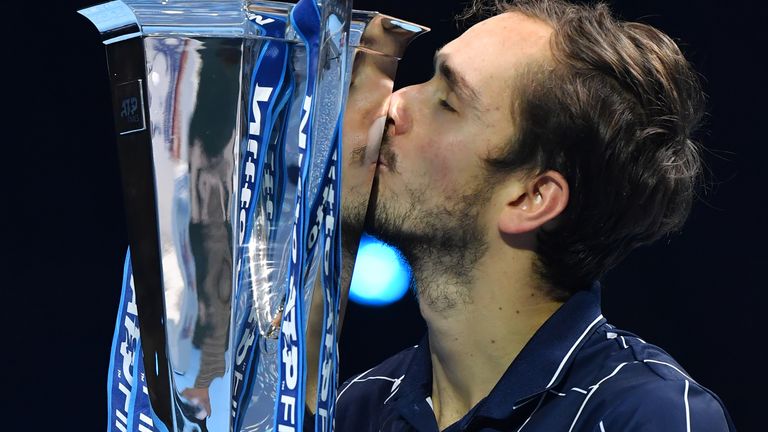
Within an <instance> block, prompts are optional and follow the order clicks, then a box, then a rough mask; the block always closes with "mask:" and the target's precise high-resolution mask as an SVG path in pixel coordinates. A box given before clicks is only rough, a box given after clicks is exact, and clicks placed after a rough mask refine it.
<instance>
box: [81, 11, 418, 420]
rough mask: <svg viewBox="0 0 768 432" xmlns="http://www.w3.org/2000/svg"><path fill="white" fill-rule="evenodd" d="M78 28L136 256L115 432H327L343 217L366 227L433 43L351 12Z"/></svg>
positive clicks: (117, 345) (113, 399)
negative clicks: (85, 33) (387, 130)
mask: <svg viewBox="0 0 768 432" xmlns="http://www.w3.org/2000/svg"><path fill="white" fill-rule="evenodd" d="M80 13H81V14H83V15H84V16H85V17H87V18H88V19H89V20H90V21H91V22H93V23H94V24H95V25H96V27H97V28H98V30H99V31H100V33H101V36H102V40H103V42H104V44H105V47H106V53H107V63H108V67H109V76H110V84H111V91H112V100H113V112H114V118H115V132H116V142H117V146H118V152H119V157H120V165H121V167H120V168H121V173H122V184H123V194H124V197H125V209H126V220H127V224H128V233H129V243H130V251H129V253H128V256H127V257H126V264H125V272H124V276H123V292H122V298H121V302H120V311H119V315H118V320H117V326H116V329H115V336H114V340H113V346H112V359H111V362H110V371H109V403H108V409H109V418H108V430H110V431H117V430H119V431H127V430H138V431H208V430H210V431H260V430H277V431H296V430H307V429H310V428H314V429H315V430H316V431H330V430H332V429H333V413H334V404H335V399H336V396H335V395H336V386H337V376H336V371H337V366H336V365H337V340H338V324H339V320H338V315H339V310H340V303H341V302H342V301H343V300H342V298H341V297H342V295H341V292H342V291H344V290H345V289H346V288H348V284H349V280H350V275H351V266H352V263H353V261H354V250H355V249H356V245H357V242H358V241H359V235H360V231H361V227H362V218H363V217H364V215H362V214H354V215H353V214H348V215H346V216H345V222H344V226H343V229H342V223H341V218H340V210H341V208H349V209H359V208H365V204H364V203H365V202H366V201H367V199H368V197H369V194H370V190H371V182H372V178H373V172H374V169H375V165H376V161H377V159H378V148H379V145H380V142H381V137H382V133H383V130H384V124H385V120H386V113H387V110H388V103H389V96H390V94H391V93H392V86H393V83H394V75H395V71H396V69H397V62H398V60H399V58H400V57H401V56H402V53H403V50H404V49H405V47H406V45H407V44H408V43H409V42H410V41H411V40H412V39H413V38H414V37H416V36H418V35H419V34H421V33H423V32H424V31H426V30H427V29H425V28H424V27H421V26H418V25H415V24H412V23H408V22H405V21H402V20H398V19H395V18H392V17H389V16H386V15H382V14H379V13H376V12H365V11H357V10H353V9H352V1H351V0H323V1H307V0H301V1H299V2H298V3H297V4H295V5H294V4H292V3H283V2H272V1H250V0H241V1H235V0H231V1H202V0H186V1H174V0H163V1H160V0H154V1H153V0H121V1H112V2H109V3H104V4H100V5H97V6H93V7H90V8H87V9H84V10H82V11H80ZM348 203H351V204H348ZM342 256H343V258H344V259H343V260H342ZM342 261H343V262H342ZM313 412H314V414H312V413H313ZM312 425H314V426H312Z"/></svg>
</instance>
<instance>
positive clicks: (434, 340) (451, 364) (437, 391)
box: [414, 252, 561, 430]
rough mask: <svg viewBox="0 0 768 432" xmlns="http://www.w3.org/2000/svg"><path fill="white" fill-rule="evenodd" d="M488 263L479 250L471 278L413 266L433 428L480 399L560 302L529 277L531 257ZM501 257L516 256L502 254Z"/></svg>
mask: <svg viewBox="0 0 768 432" xmlns="http://www.w3.org/2000/svg"><path fill="white" fill-rule="evenodd" d="M519 254H520V256H516V257H509V256H507V257H505V258H507V259H502V260H497V261H495V262H492V261H490V260H488V259H487V257H489V256H498V255H494V254H492V253H488V254H485V258H482V259H480V260H479V261H478V262H477V264H476V266H475V269H474V271H473V272H472V274H471V277H467V278H463V279H464V280H460V279H456V278H455V277H449V276H445V277H440V276H436V275H435V274H434V273H431V274H429V275H425V274H420V273H422V272H424V271H426V270H427V269H428V267H427V266H426V264H428V262H427V261H426V260H422V263H421V266H420V268H418V269H414V278H415V280H416V283H417V288H418V292H419V296H420V300H419V305H420V309H421V313H422V315H423V317H424V319H425V321H426V322H427V327H428V332H429V347H430V351H431V353H432V402H433V407H434V411H435V417H436V419H437V422H438V426H439V427H440V429H441V430H442V429H444V428H446V427H447V426H450V425H451V424H453V423H454V422H455V421H457V420H459V419H460V418H461V417H463V416H464V415H465V414H466V413H467V412H468V411H469V410H470V409H471V408H472V407H474V406H475V405H476V404H477V403H478V402H480V401H481V400H482V399H483V398H485V397H486V396H487V395H488V394H489V393H490V392H491V390H492V389H493V387H494V386H495V385H496V383H497V382H498V381H499V379H500V378H501V376H502V375H503V374H504V372H505V371H506V370H507V368H508V367H509V365H510V363H512V361H513V360H514V359H515V358H516V357H517V355H518V354H519V353H520V351H521V350H522V349H523V347H524V346H525V344H526V343H527V342H528V340H530V338H531V337H532V336H533V334H534V333H535V332H536V330H538V328H539V327H540V326H541V325H542V324H543V323H544V321H546V320H547V319H548V318H549V317H550V316H551V315H552V314H553V313H554V312H555V311H556V310H557V308H558V307H560V305H561V303H558V302H556V301H553V300H551V299H549V298H548V297H547V296H546V295H545V291H544V289H543V287H542V286H540V285H539V284H537V283H536V282H535V280H536V278H534V277H532V272H531V270H530V269H531V262H532V261H531V259H530V258H532V257H531V256H525V255H526V252H520V253H519ZM508 258H516V259H512V260H509V259H508Z"/></svg>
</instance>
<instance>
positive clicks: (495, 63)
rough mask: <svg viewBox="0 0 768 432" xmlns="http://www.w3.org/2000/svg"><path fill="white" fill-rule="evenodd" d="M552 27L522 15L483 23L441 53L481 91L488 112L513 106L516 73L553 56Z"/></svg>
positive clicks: (448, 62) (501, 15)
mask: <svg viewBox="0 0 768 432" xmlns="http://www.w3.org/2000/svg"><path fill="white" fill-rule="evenodd" d="M551 33H552V28H551V27H550V26H549V25H548V24H546V23H544V22H543V21H540V20H537V19H535V18H530V17H528V16H526V15H523V14H521V13H519V12H507V13H503V14H500V15H497V16H495V17H492V18H489V19H487V20H485V21H482V22H480V23H478V24H476V25H474V26H473V27H472V28H470V29H469V30H467V31H466V32H465V33H464V34H463V35H461V36H460V37H459V38H457V39H455V40H454V41H452V42H451V43H449V44H447V45H446V46H445V47H443V49H442V50H441V51H440V54H441V56H442V57H443V58H444V59H445V62H446V63H447V64H449V65H450V66H451V67H452V68H454V69H456V70H457V71H458V72H459V73H461V74H462V75H463V76H464V77H465V78H466V79H467V81H468V82H469V84H471V85H472V86H473V88H475V89H476V90H477V92H478V93H479V95H480V99H481V102H482V103H483V105H484V106H485V108H486V109H494V108H496V105H498V104H504V105H509V104H508V103H507V101H508V100H509V99H508V97H509V96H511V94H510V93H511V87H512V86H511V85H510V84H511V83H512V81H513V79H514V77H515V75H516V73H518V72H520V71H523V70H525V68H526V67H527V66H528V65H530V64H531V63H533V62H537V61H546V60H547V59H548V58H549V57H550V50H549V38H550V35H551Z"/></svg>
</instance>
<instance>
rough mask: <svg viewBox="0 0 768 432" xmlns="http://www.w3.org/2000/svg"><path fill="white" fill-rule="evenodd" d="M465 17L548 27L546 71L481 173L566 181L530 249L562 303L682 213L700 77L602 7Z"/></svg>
mask: <svg viewBox="0 0 768 432" xmlns="http://www.w3.org/2000/svg"><path fill="white" fill-rule="evenodd" d="M473 10H474V11H475V12H480V13H486V14H487V13H488V12H491V13H492V14H498V13H504V12H519V13H522V14H525V15H526V16H529V17H532V18H535V19H539V20H542V21H544V22H546V23H548V24H549V25H551V26H552V28H553V29H554V32H553V34H552V38H551V41H550V43H551V51H552V57H553V64H550V65H546V66H543V67H541V68H538V70H537V71H536V72H535V73H534V75H533V78H532V79H533V80H534V81H533V82H529V83H527V84H526V85H523V86H522V97H521V99H519V100H518V101H516V103H515V105H516V106H515V109H514V110H513V111H514V112H515V117H516V119H515V122H516V123H517V124H518V126H519V133H518V134H517V136H516V138H515V139H514V142H512V143H511V144H510V145H509V146H507V148H506V149H505V151H504V152H503V153H502V154H499V155H494V156H493V157H491V158H489V159H488V160H487V166H488V169H489V172H490V173H492V174H494V175H499V174H501V175H503V174H504V173H510V172H516V171H520V170H528V171H532V172H534V173H538V172H544V171H546V170H555V171H558V172H560V173H561V174H562V175H563V176H564V177H565V178H566V180H567V181H568V183H569V187H570V190H571V193H570V200H569V203H568V206H567V208H566V209H565V211H564V212H563V214H562V215H561V216H560V217H559V218H558V221H557V224H556V225H555V227H554V228H551V229H547V230H541V231H540V232H539V234H538V244H537V255H538V263H537V271H538V273H539V275H540V277H541V278H542V279H543V280H544V281H546V282H547V283H548V284H550V285H551V286H553V287H555V289H556V291H555V293H554V296H555V297H557V298H566V297H568V296H569V295H570V294H572V293H573V292H575V291H577V290H579V289H582V288H584V287H588V286H589V285H590V284H591V282H593V281H595V280H597V279H599V278H601V277H602V276H603V275H604V274H605V273H606V272H607V271H608V270H609V269H611V268H612V267H613V266H615V265H616V264H617V263H618V262H620V261H621V260H622V259H623V258H624V257H625V256H626V255H627V254H628V253H629V252H630V251H631V250H632V249H634V248H635V247H637V246H640V245H644V244H648V243H651V242H653V241H655V240H657V239H659V238H661V237H663V236H665V235H667V234H669V233H671V232H673V231H676V230H678V229H679V228H680V227H681V226H682V224H683V223H684V221H685V219H686V218H687V215H688V213H689V210H690V208H691V205H692V202H693V198H694V196H695V190H696V186H697V184H698V179H699V177H700V173H701V160H700V154H699V153H700V150H699V147H698V145H697V144H695V142H694V141H693V140H692V139H691V136H692V133H693V132H694V131H695V130H696V128H697V127H698V124H699V122H700V120H701V118H702V116H703V113H704V100H705V98H704V95H703V93H702V91H701V88H700V85H699V80H698V76H697V74H696V73H695V72H694V70H693V69H692V67H691V65H690V64H689V62H688V61H687V60H686V59H685V57H684V56H683V54H682V53H681V51H680V49H679V48H678V46H677V45H676V44H675V42H674V41H673V40H672V39H670V38H669V37H668V36H667V35H665V34H664V33H662V32H661V31H659V30H657V29H655V28H653V27H651V26H649V25H646V24H641V23H636V22H623V21H620V20H618V19H616V18H614V16H613V15H612V14H611V12H610V10H609V8H608V6H607V5H606V4H604V3H597V4H593V5H583V4H570V3H566V2H565V1H562V0H521V1H516V2H514V3H510V2H506V1H494V2H492V3H490V4H489V3H487V2H476V3H475V4H474V6H473Z"/></svg>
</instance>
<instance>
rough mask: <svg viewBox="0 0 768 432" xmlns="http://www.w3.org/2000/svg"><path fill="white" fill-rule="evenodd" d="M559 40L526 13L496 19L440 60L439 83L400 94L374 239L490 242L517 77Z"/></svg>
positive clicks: (382, 166)
mask: <svg viewBox="0 0 768 432" xmlns="http://www.w3.org/2000/svg"><path fill="white" fill-rule="evenodd" d="M550 33H551V29H550V27H548V26H547V25H546V24H544V23H542V22H540V21H537V20H534V19H531V18H528V17H526V16H524V15H521V14H517V13H506V14H502V15H499V16H496V17H493V18H490V19H488V20H486V21H483V22H481V23H479V24H477V25H475V26H474V27H472V28H471V29H469V30H468V31H467V32H466V33H464V35H462V36H461V37H459V38H458V39H456V40H454V41H453V42H451V43H449V44H448V45H446V46H445V47H443V48H442V49H441V50H440V51H439V52H438V53H437V55H436V56H435V75H434V76H433V78H432V79H431V80H429V81H427V82H425V83H423V84H419V85H415V86H412V87H408V88H404V89H402V90H400V91H398V92H397V93H395V94H394V95H393V97H392V101H391V104H390V110H389V115H390V117H391V120H390V121H389V124H388V127H387V131H386V136H385V140H384V143H383V144H382V149H381V155H380V157H379V166H378V168H377V188H376V189H375V190H374V194H375V196H374V198H375V199H376V202H375V219H374V222H373V227H372V231H374V232H375V233H377V234H379V235H380V236H381V237H383V238H384V239H385V240H388V241H391V242H392V243H394V244H396V245H397V246H400V247H401V248H402V247H403V246H404V245H403V244H402V243H405V247H406V249H407V248H408V247H425V244H429V243H434V249H435V250H434V251H433V252H440V253H449V252H450V251H447V250H441V249H446V248H447V249H450V248H468V247H469V248H470V249H471V246H472V245H471V244H470V245H467V242H471V241H473V240H474V241H475V242H477V241H480V242H483V241H484V239H485V237H486V236H487V234H488V232H489V229H490V228H491V225H490V224H494V225H495V221H494V220H493V215H492V214H489V213H488V212H487V211H486V210H487V209H488V208H490V207H491V205H492V203H491V202H490V201H489V200H490V199H491V197H492V193H493V190H492V189H493V188H492V187H491V185H490V184H489V183H488V182H487V179H486V178H485V170H484V167H483V163H484V161H483V159H484V158H486V157H488V156H490V155H492V154H496V153H497V152H498V151H499V150H500V149H501V148H503V146H504V145H506V144H507V143H508V142H509V141H510V140H511V139H512V137H513V136H514V132H515V126H514V119H513V115H512V106H513V102H514V101H515V94H514V93H515V91H514V88H515V86H514V83H515V80H516V79H517V77H516V74H517V73H519V72H520V71H523V70H525V69H526V67H527V66H529V65H531V64H533V63H535V62H541V61H546V58H547V56H548V53H549V48H548V41H549V35H550ZM478 236H479V237H480V238H477V237H478ZM475 246H478V247H480V246H482V245H480V244H476V245H475ZM481 249H482V248H481ZM404 253H406V255H408V251H404ZM474 253H475V254H477V253H480V254H482V252H481V251H480V250H475V251H474ZM409 258H412V257H409ZM465 261H466V260H465Z"/></svg>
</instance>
